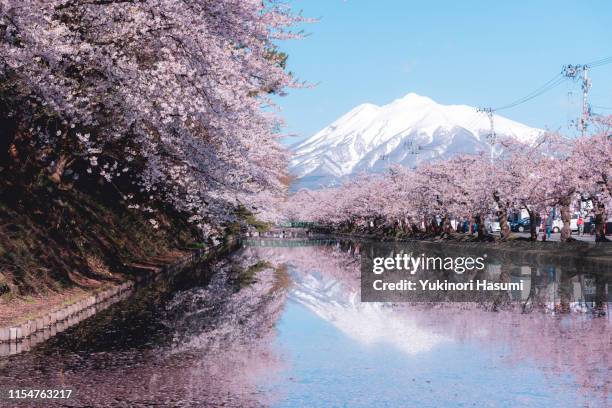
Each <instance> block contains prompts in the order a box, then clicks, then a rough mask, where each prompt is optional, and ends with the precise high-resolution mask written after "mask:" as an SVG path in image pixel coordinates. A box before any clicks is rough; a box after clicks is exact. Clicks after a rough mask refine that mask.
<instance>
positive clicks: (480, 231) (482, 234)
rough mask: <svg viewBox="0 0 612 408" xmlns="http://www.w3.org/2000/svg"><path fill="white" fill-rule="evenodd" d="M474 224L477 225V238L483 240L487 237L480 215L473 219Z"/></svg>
mask: <svg viewBox="0 0 612 408" xmlns="http://www.w3.org/2000/svg"><path fill="white" fill-rule="evenodd" d="M474 219H475V221H476V224H478V238H479V239H480V238H484V237H485V236H486V235H487V232H486V230H485V226H484V219H483V218H482V215H480V214H478V215H477V216H476V217H474Z"/></svg>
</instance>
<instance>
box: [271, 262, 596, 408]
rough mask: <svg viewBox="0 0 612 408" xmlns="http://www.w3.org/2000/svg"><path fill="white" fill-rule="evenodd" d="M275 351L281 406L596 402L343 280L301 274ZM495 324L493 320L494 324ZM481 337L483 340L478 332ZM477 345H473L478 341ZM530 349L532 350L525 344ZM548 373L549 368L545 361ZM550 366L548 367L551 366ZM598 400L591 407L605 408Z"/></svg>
mask: <svg viewBox="0 0 612 408" xmlns="http://www.w3.org/2000/svg"><path fill="white" fill-rule="evenodd" d="M292 277H293V279H294V286H293V287H292V290H291V293H290V297H289V301H288V303H287V305H286V309H285V311H284V313H283V315H282V317H281V319H280V320H279V322H278V324H277V329H278V337H277V338H276V340H275V345H276V347H277V348H278V350H279V351H280V353H281V354H282V355H283V356H284V358H285V359H286V368H285V369H284V370H283V371H282V372H281V373H280V375H279V377H278V378H283V380H282V381H277V382H273V383H268V384H265V385H262V389H263V390H274V391H277V392H278V393H279V394H280V395H281V397H280V399H279V400H278V401H276V403H275V405H274V406H278V407H296V406H326V407H328V406H350V407H354V406H364V407H378V406H383V407H384V406H389V407H396V406H406V407H410V406H419V407H446V406H449V407H450V406H452V407H462V406H465V407H468V406H479V407H486V406H491V407H517V406H521V407H575V406H583V405H584V403H585V402H586V403H588V402H587V401H588V399H585V400H581V398H586V397H585V395H583V394H581V393H580V392H579V386H578V384H576V382H575V379H574V376H573V375H571V374H569V373H563V374H560V373H557V374H555V375H552V376H551V375H550V373H545V372H544V371H543V370H541V369H539V367H538V366H536V363H535V362H534V361H533V360H530V359H521V360H517V359H513V358H512V355H511V354H512V351H511V350H510V348H509V347H507V346H504V345H503V342H500V343H499V344H490V345H488V346H487V347H482V343H479V342H477V341H470V340H467V341H466V340H465V339H463V340H462V341H457V340H455V339H454V338H453V336H444V335H440V334H436V333H434V331H433V330H431V331H430V330H428V327H427V326H426V325H425V326H424V325H423V324H422V322H419V321H417V319H416V318H414V317H411V315H410V314H409V313H400V312H399V311H397V310H394V309H392V308H390V307H388V306H387V305H384V304H380V303H370V304H367V303H361V302H360V301H359V297H358V295H357V296H356V295H355V293H354V292H353V293H351V292H350V291H347V290H346V288H343V285H342V283H340V282H339V281H337V280H335V279H333V278H328V277H325V276H324V275H321V274H317V273H314V274H302V273H299V272H297V271H295V270H294V271H293V273H292ZM492 317H493V316H492ZM475 337H479V335H478V334H476V336H475ZM472 340H474V339H472ZM525 347H530V345H529V344H525ZM537 364H540V367H542V362H538V363H537ZM544 365H545V363H544ZM601 404H602V402H601V400H600V402H599V403H595V402H592V405H588V406H600V405H601Z"/></svg>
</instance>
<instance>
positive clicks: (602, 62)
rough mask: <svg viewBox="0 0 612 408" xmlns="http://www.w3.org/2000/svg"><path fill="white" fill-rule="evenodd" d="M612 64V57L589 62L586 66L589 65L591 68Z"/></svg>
mask: <svg viewBox="0 0 612 408" xmlns="http://www.w3.org/2000/svg"><path fill="white" fill-rule="evenodd" d="M610 63H612V57H607V58H602V59H600V60H595V61H591V62H587V63H586V64H585V65H588V66H589V67H591V68H595V67H600V66H602V65H607V64H610Z"/></svg>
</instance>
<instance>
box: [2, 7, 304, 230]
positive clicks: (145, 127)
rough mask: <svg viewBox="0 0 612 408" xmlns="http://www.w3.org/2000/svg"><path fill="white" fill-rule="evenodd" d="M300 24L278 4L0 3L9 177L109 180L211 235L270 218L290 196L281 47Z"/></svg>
mask: <svg viewBox="0 0 612 408" xmlns="http://www.w3.org/2000/svg"><path fill="white" fill-rule="evenodd" d="M300 20H301V18H300V17H299V16H296V15H295V14H292V13H291V11H290V10H289V9H288V8H287V7H286V6H285V5H284V4H283V3H282V2H277V1H275V0H272V1H265V2H262V1H260V0H224V1H210V0H156V1H132V0H0V104H1V105H2V107H1V109H0V110H1V111H2V118H1V119H2V127H3V128H4V129H3V135H2V138H1V143H2V146H0V151H1V153H0V156H1V157H0V171H2V172H3V173H4V175H3V178H5V179H6V178H8V177H15V174H18V173H19V174H23V173H24V168H26V167H27V168H30V169H34V170H33V172H34V173H36V172H40V169H42V170H43V171H44V172H47V177H48V178H49V179H50V180H51V181H52V182H53V183H55V184H57V185H58V186H61V188H64V189H68V188H73V187H74V186H75V185H79V184H81V185H82V184H84V183H85V182H86V181H87V180H90V181H93V184H96V183H99V182H101V183H104V182H105V183H107V184H108V185H110V186H112V188H113V189H114V190H116V191H117V192H118V194H119V198H120V199H121V200H124V201H125V202H126V203H127V204H129V206H130V207H131V208H138V209H140V210H144V211H148V212H151V213H152V214H151V222H152V223H153V224H155V223H156V221H155V214H154V212H155V211H156V208H160V207H167V208H168V207H169V208H172V209H173V210H174V211H178V212H180V213H183V214H185V215H186V216H187V217H188V218H189V219H190V221H191V222H193V223H194V224H196V225H198V226H199V227H200V228H201V230H202V231H204V232H205V233H206V234H213V233H215V230H217V229H218V228H219V226H220V225H222V224H223V223H224V222H231V221H232V220H233V218H235V212H236V211H235V209H236V208H241V207H243V206H247V207H248V208H249V211H252V212H258V213H259V216H260V217H262V218H266V217H270V216H271V211H272V210H274V208H273V203H274V202H275V201H278V200H279V198H280V197H282V196H283V195H284V193H285V188H286V185H285V184H286V180H284V179H285V178H286V174H285V172H286V170H285V169H286V152H285V151H284V149H283V148H282V146H281V145H280V144H279V143H278V140H277V138H276V136H275V134H276V129H277V127H278V120H277V118H276V116H275V115H274V114H273V110H271V109H270V106H272V102H271V100H270V95H271V94H273V93H280V92H282V89H283V88H285V87H286V86H292V85H296V84H295V82H294V80H293V79H292V77H291V75H290V74H289V73H288V72H287V71H286V69H285V59H286V57H285V55H284V54H283V53H281V52H278V51H277V49H276V47H275V41H276V40H278V39H286V38H293V37H297V36H298V34H296V33H293V32H292V31H291V27H292V25H293V24H294V23H296V22H298V21H300ZM13 184H15V183H13ZM90 184H91V182H90Z"/></svg>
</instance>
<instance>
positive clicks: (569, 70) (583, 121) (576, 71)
mask: <svg viewBox="0 0 612 408" xmlns="http://www.w3.org/2000/svg"><path fill="white" fill-rule="evenodd" d="M562 73H563V75H565V76H566V77H567V78H571V79H576V78H577V77H580V78H581V79H582V114H581V115H580V119H579V120H578V122H577V123H576V127H577V128H578V130H580V135H581V136H583V137H584V136H585V135H586V130H587V126H588V124H589V120H590V118H591V106H590V105H589V90H590V89H591V80H590V79H589V66H588V65H571V64H570V65H565V66H564V67H563V71H562Z"/></svg>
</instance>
